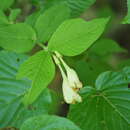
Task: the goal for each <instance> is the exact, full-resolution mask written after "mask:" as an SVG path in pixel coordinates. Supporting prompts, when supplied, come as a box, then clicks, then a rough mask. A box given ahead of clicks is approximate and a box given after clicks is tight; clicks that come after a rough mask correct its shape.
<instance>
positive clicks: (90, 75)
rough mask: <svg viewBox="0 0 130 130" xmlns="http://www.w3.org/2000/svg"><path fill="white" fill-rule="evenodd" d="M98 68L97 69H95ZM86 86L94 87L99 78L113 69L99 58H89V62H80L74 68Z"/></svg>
mask: <svg viewBox="0 0 130 130" xmlns="http://www.w3.org/2000/svg"><path fill="white" fill-rule="evenodd" d="M95 66H96V67H95ZM74 68H75V70H76V72H77V73H78V75H79V77H80V80H81V81H82V83H83V84H84V85H87V84H88V85H94V82H93V81H95V80H96V78H97V76H98V75H99V74H100V73H102V72H104V71H107V70H111V67H110V66H109V65H108V64H106V63H105V62H103V61H102V60H101V59H99V58H94V57H89V59H88V61H83V60H81V61H78V62H76V63H75V66H74Z"/></svg>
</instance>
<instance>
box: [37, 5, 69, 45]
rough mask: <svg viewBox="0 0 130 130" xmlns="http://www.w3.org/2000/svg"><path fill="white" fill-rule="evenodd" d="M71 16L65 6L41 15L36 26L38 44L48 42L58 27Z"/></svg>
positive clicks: (53, 8) (55, 7)
mask: <svg viewBox="0 0 130 130" xmlns="http://www.w3.org/2000/svg"><path fill="white" fill-rule="evenodd" d="M69 16H70V12H69V8H68V7H67V6H66V5H64V4H58V5H55V6H53V7H51V8H49V9H48V10H46V11H45V12H44V13H43V14H41V15H40V16H39V17H38V19H37V21H36V24H35V29H36V32H37V35H38V42H43V43H45V42H47V41H48V40H49V39H50V37H51V36H52V34H53V33H54V32H55V30H56V29H57V28H58V26H59V25H60V24H61V23H62V22H63V21H64V20H66V19H68V18H69Z"/></svg>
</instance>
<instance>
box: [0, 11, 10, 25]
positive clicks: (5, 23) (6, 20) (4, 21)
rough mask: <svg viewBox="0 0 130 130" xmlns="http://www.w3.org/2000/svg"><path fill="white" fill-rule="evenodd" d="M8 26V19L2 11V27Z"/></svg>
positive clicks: (0, 20) (0, 13) (0, 23)
mask: <svg viewBox="0 0 130 130" xmlns="http://www.w3.org/2000/svg"><path fill="white" fill-rule="evenodd" d="M7 24H9V22H8V19H7V17H6V15H5V14H4V12H3V11H2V10H0V27H1V26H3V25H4V26H5V25H7Z"/></svg>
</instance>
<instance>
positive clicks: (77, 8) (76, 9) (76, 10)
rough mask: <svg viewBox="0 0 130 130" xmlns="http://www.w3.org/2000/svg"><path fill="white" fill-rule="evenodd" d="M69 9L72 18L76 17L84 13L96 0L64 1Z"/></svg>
mask: <svg viewBox="0 0 130 130" xmlns="http://www.w3.org/2000/svg"><path fill="white" fill-rule="evenodd" d="M66 1H67V4H68V6H69V7H70V9H71V15H72V17H78V16H80V14H82V13H83V12H85V10H87V9H88V8H89V7H90V6H91V5H92V4H94V3H95V2H96V0H66Z"/></svg>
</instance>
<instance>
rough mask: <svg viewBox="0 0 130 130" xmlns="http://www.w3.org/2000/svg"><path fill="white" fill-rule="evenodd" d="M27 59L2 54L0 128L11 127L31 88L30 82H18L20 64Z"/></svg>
mask: <svg viewBox="0 0 130 130" xmlns="http://www.w3.org/2000/svg"><path fill="white" fill-rule="evenodd" d="M26 59H27V57H26V56H25V55H21V54H15V53H10V52H5V51H2V52H0V128H1V127H5V126H7V125H9V123H10V121H12V119H13V118H14V115H15V114H16V112H17V110H18V109H19V107H20V104H21V98H22V96H23V95H24V93H25V92H26V91H27V89H28V88H29V87H30V81H28V80H25V79H24V80H16V77H15V76H16V73H17V70H18V68H19V66H20V64H21V63H22V62H23V61H24V60H26Z"/></svg>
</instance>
